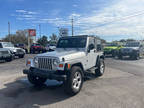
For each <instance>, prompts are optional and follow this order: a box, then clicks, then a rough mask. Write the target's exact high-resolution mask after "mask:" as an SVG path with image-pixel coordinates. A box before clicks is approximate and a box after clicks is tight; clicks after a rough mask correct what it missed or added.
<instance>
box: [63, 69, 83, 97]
mask: <svg viewBox="0 0 144 108" xmlns="http://www.w3.org/2000/svg"><path fill="white" fill-rule="evenodd" d="M82 85H83V71H82V69H81V68H80V67H78V66H73V67H72V69H71V71H70V72H69V73H68V75H67V81H65V82H64V86H65V92H66V93H68V94H70V95H76V94H77V93H79V92H80V90H81V88H82Z"/></svg>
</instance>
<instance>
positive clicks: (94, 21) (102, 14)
mask: <svg viewBox="0 0 144 108" xmlns="http://www.w3.org/2000/svg"><path fill="white" fill-rule="evenodd" d="M88 1H90V2H89V3H91V4H92V5H93V4H95V0H88ZM45 2H47V3H51V2H53V0H51V1H45ZM91 4H89V6H91ZM72 6H73V7H77V6H78V5H76V4H74V5H72ZM93 6H94V5H93ZM143 6H144V0H141V1H139V0H114V2H113V3H111V4H110V3H109V4H108V5H107V6H104V7H101V8H100V9H94V7H93V9H92V8H91V7H89V8H90V9H91V11H90V12H87V13H84V12H83V13H78V11H77V12H72V13H70V14H69V15H68V16H61V15H59V13H60V12H61V11H60V10H58V9H55V10H52V11H51V12H52V13H55V14H54V15H52V16H51V17H52V18H49V16H45V15H42V14H39V13H37V12H32V11H27V10H16V12H17V13H18V14H19V15H18V16H17V17H18V18H19V19H20V20H22V19H25V20H32V22H33V23H49V24H52V25H55V26H59V27H61V26H66V27H70V26H71V18H74V30H75V33H76V35H78V34H89V35H90V34H94V35H100V36H103V37H106V38H108V37H109V36H113V37H114V38H115V37H119V38H120V36H121V38H123V37H125V36H128V37H130V36H131V37H133V38H139V35H142V34H143V30H144V24H143V22H144V8H143ZM87 8H88V7H87ZM87 8H86V9H87ZM88 10H89V9H88ZM38 16H41V17H38ZM34 18H35V19H34Z"/></svg>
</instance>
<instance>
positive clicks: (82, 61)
mask: <svg viewBox="0 0 144 108" xmlns="http://www.w3.org/2000/svg"><path fill="white" fill-rule="evenodd" d="M27 66H28V69H25V70H23V73H24V74H27V76H28V80H29V82H31V83H32V84H34V85H42V84H43V83H45V81H46V80H47V79H54V80H58V81H63V82H64V86H65V91H66V92H67V93H69V94H72V95H75V94H77V93H78V92H79V91H80V90H81V88H82V85H83V79H84V77H85V73H86V72H87V71H90V72H92V70H94V74H95V75H96V76H101V75H103V73H104V69H105V65H104V55H103V51H102V47H101V42H100V40H98V39H97V38H96V37H92V36H73V37H71V36H69V37H61V38H60V39H59V41H58V44H57V48H56V49H55V51H53V52H47V53H43V54H39V55H37V56H36V57H34V59H29V60H27Z"/></svg>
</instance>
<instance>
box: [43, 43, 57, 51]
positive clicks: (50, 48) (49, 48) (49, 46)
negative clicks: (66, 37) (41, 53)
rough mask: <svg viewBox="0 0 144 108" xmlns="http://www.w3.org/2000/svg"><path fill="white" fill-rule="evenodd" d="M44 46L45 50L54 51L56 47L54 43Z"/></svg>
mask: <svg viewBox="0 0 144 108" xmlns="http://www.w3.org/2000/svg"><path fill="white" fill-rule="evenodd" d="M45 48H46V51H54V50H55V49H56V45H54V44H47V45H46V47H45Z"/></svg>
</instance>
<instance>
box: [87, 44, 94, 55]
mask: <svg viewBox="0 0 144 108" xmlns="http://www.w3.org/2000/svg"><path fill="white" fill-rule="evenodd" d="M93 49H94V44H90V45H89V46H88V53H89V52H90V50H93Z"/></svg>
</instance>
